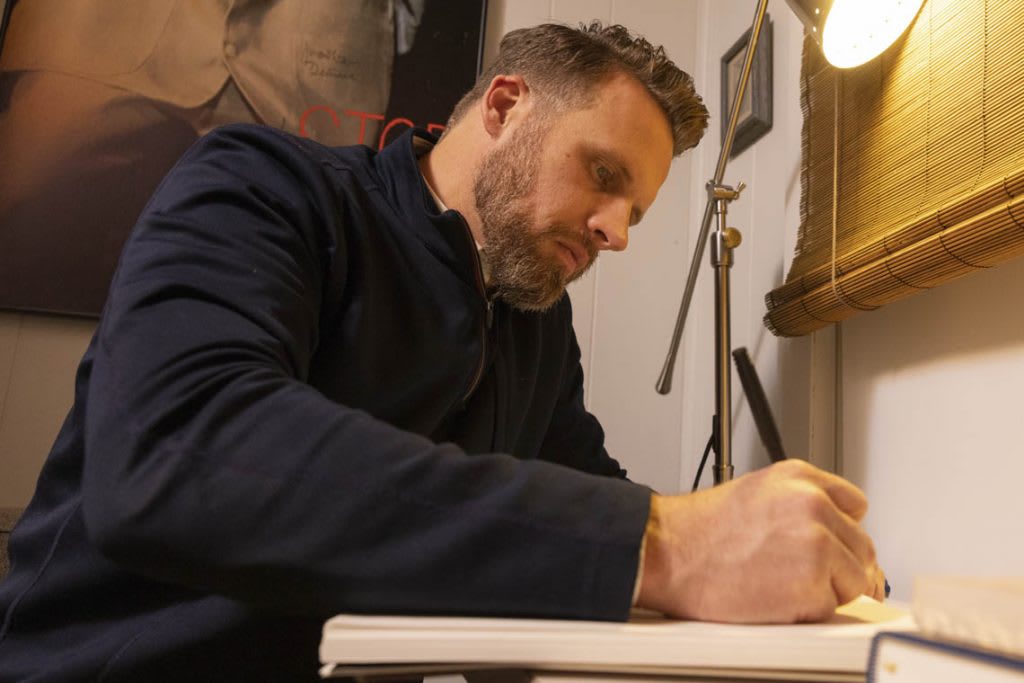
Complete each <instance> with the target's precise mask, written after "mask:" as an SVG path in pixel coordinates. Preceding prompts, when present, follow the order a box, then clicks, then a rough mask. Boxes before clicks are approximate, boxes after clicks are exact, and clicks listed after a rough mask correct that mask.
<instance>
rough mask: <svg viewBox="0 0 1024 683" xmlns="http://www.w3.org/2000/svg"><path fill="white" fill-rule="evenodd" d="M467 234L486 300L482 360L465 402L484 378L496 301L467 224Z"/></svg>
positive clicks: (474, 270)
mask: <svg viewBox="0 0 1024 683" xmlns="http://www.w3.org/2000/svg"><path fill="white" fill-rule="evenodd" d="M466 236H467V237H469V242H470V246H472V248H473V255H474V256H475V258H474V259H473V273H474V275H475V276H476V278H475V279H476V287H477V291H479V292H480V296H481V297H483V300H484V322H483V324H482V325H481V326H480V362H479V363H477V366H476V372H475V373H474V374H473V381H471V382H470V383H469V389H467V390H466V393H465V395H464V396H463V397H462V402H463V403H465V402H466V401H468V400H469V397H470V396H472V395H473V392H474V391H476V388H477V386H478V385H479V384H480V380H481V379H482V378H483V375H484V364H485V363H486V362H487V337H488V332H489V331H490V329H491V323H492V322H493V321H494V302H493V301H492V300H491V298H490V297H489V296H487V286H486V285H485V284H484V269H483V265H482V264H481V263H480V252H479V250H478V249H477V246H476V240H474V239H473V233H471V232H470V230H469V226H466Z"/></svg>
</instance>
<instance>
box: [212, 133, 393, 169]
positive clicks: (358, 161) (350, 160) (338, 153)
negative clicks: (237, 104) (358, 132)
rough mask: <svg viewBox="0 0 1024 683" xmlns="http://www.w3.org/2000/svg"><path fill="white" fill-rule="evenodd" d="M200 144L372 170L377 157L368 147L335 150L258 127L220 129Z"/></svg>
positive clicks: (355, 146)
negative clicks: (275, 153)
mask: <svg viewBox="0 0 1024 683" xmlns="http://www.w3.org/2000/svg"><path fill="white" fill-rule="evenodd" d="M197 144H198V145H199V146H206V147H214V148H216V147H220V146H224V145H243V146H247V147H251V148H253V149H258V150H263V151H265V152H266V153H268V154H274V152H275V151H280V152H282V153H289V154H298V155H300V156H302V157H305V158H307V159H308V160H309V161H311V162H314V163H330V164H332V165H335V166H338V165H341V166H352V167H361V166H365V167H369V166H372V165H373V159H374V157H375V156H376V152H375V151H374V150H372V149H371V148H369V147H367V146H366V145H346V146H340V147H331V146H328V145H324V144H322V143H320V142H317V141H316V140H314V139H312V138H308V137H304V136H301V135H296V134H294V133H289V132H288V131H284V130H281V129H279V128H274V127H272V126H266V125H261V124H256V123H229V124H226V125H223V126H220V127H218V128H215V129H213V130H212V131H210V132H209V133H207V134H206V135H205V136H203V137H202V138H201V139H200V140H199V143H197Z"/></svg>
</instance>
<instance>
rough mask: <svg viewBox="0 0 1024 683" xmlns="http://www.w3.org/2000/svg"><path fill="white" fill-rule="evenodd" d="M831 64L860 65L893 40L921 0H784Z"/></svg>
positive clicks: (910, 17)
mask: <svg viewBox="0 0 1024 683" xmlns="http://www.w3.org/2000/svg"><path fill="white" fill-rule="evenodd" d="M786 2H787V3H788V4H789V6H790V8H791V9H792V10H793V12H794V13H795V14H796V15H797V17H799V18H800V21H802V22H803V23H804V26H806V27H807V30H808V31H809V32H810V33H811V35H813V36H814V39H815V40H816V41H818V44H819V45H821V49H822V52H824V54H825V59H827V60H828V61H829V63H830V64H832V65H833V66H837V67H839V68H843V69H846V68H850V67H854V66H860V65H861V64H863V63H864V62H867V61H870V60H871V59H873V58H875V57H877V56H878V55H879V54H881V53H882V52H883V51H884V50H885V48H887V47H889V46H890V45H892V44H893V43H894V42H896V39H897V38H899V37H900V36H901V35H902V34H903V32H904V31H905V30H906V29H907V27H908V26H910V24H911V22H913V21H914V17H916V16H917V13H918V11H919V10H920V9H921V5H922V4H924V0H786Z"/></svg>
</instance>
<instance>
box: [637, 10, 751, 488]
mask: <svg viewBox="0 0 1024 683" xmlns="http://www.w3.org/2000/svg"><path fill="white" fill-rule="evenodd" d="M767 10H768V0H758V3H757V10H756V11H755V13H754V22H753V24H752V25H751V27H750V40H749V41H747V51H746V54H745V55H744V58H743V69H742V71H741V72H740V78H739V82H738V83H737V84H736V93H735V95H734V96H733V99H732V107H731V109H730V113H729V126H728V128H727V129H726V134H725V139H723V140H722V149H721V151H720V152H719V155H718V164H717V165H716V166H715V175H714V177H713V178H712V179H711V180H710V181H708V184H707V188H708V200H707V204H705V205H704V217H703V219H702V221H701V229H700V234H699V235H698V237H697V243H696V246H695V248H694V252H693V259H692V261H691V262H690V272H689V274H688V275H687V278H686V290H685V291H684V293H683V300H682V302H681V303H680V305H679V315H678V316H677V317H676V326H675V330H674V331H673V332H672V341H671V343H670V345H669V351H668V356H667V357H666V358H665V365H664V367H662V370H661V376H660V377H659V378H658V384H657V387H656V388H657V391H658V393H659V394H667V393H668V392H669V391H671V389H672V371H673V369H674V368H675V361H676V355H677V354H678V352H679V343H680V341H682V337H683V327H684V326H685V324H686V315H687V313H688V312H689V310H690V302H691V301H692V299H693V291H694V288H695V287H696V285H697V273H698V272H699V270H700V262H701V260H702V258H703V255H704V248H705V245H706V244H707V242H708V240H709V235H710V233H711V217H712V215H713V214H716V213H717V215H718V230H716V232H715V235H714V238H713V240H712V254H711V260H712V265H714V266H715V267H716V268H717V270H718V277H717V279H716V280H715V322H716V324H715V367H716V376H715V399H716V400H715V406H716V410H717V415H716V419H715V429H714V430H713V437H714V438H713V443H714V445H715V467H714V474H715V483H716V484H720V483H722V482H725V481H728V480H729V479H731V478H732V470H733V467H732V405H731V404H732V396H731V386H732V381H731V380H732V365H731V364H730V352H731V348H730V344H731V343H732V342H731V340H730V338H729V337H730V324H729V297H730V294H729V269H730V268H731V267H732V250H733V249H734V248H736V247H737V246H739V241H740V236H739V232H738V231H736V230H735V229H732V228H728V227H727V226H726V220H725V219H726V205H727V204H728V203H729V202H730V201H732V200H733V199H736V198H737V197H739V193H740V192H741V191H742V189H743V187H742V184H741V185H740V187H739V188H738V189H735V190H734V189H733V188H731V187H728V186H725V185H722V177H723V176H724V175H725V166H726V163H727V162H728V160H729V153H730V152H731V151H732V143H733V139H734V138H735V137H736V125H737V123H738V122H739V117H740V105H741V104H742V102H743V95H744V94H745V93H746V91H747V85H748V83H749V82H750V68H751V65H752V64H753V62H754V54H755V52H756V50H757V42H758V39H759V38H760V37H761V26H762V25H763V24H764V17H765V13H766V12H767ZM730 231H731V232H730Z"/></svg>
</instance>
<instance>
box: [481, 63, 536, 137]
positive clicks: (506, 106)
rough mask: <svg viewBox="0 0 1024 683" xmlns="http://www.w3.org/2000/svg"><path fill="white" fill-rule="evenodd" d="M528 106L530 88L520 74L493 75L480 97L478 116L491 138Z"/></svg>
mask: <svg viewBox="0 0 1024 683" xmlns="http://www.w3.org/2000/svg"><path fill="white" fill-rule="evenodd" d="M529 108H530V89H529V87H528V86H527V85H526V81H524V80H523V77H522V76H505V75H498V76H495V77H494V78H493V79H491V84H490V85H489V86H488V87H487V91H486V92H484V94H483V97H481V98H480V117H481V119H482V121H483V124H484V129H485V130H486V131H487V134H488V135H490V136H491V137H492V138H497V137H499V136H500V135H501V134H502V132H503V131H504V130H505V129H506V128H508V126H509V123H510V122H512V121H514V120H515V119H517V118H519V117H520V116H521V115H523V114H525V113H526V112H527V110H528V109H529Z"/></svg>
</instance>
